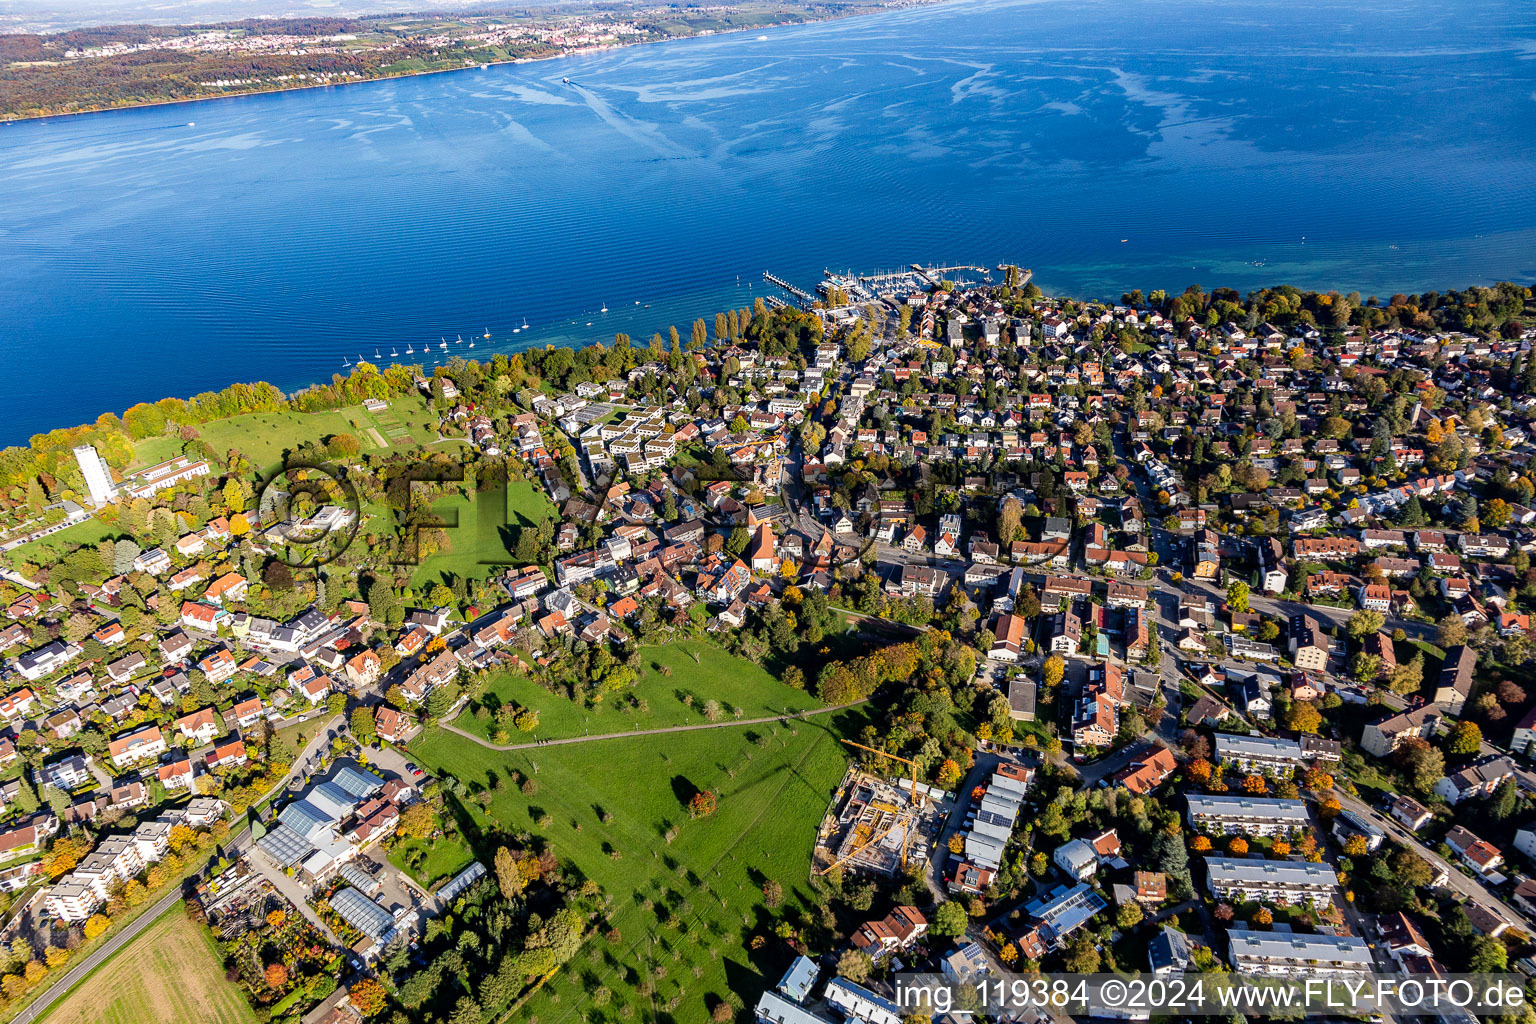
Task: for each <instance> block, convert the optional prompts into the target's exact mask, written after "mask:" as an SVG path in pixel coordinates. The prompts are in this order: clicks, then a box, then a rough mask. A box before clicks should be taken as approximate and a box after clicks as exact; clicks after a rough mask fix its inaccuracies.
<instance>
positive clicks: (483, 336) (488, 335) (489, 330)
mask: <svg viewBox="0 0 1536 1024" xmlns="http://www.w3.org/2000/svg"><path fill="white" fill-rule="evenodd" d="M490 336H491V329H490V328H489V327H487V328H486V329H485V333H484V334H482V335H480V337H482V338H489V337H490Z"/></svg>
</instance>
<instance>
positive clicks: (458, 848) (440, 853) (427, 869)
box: [389, 836, 475, 889]
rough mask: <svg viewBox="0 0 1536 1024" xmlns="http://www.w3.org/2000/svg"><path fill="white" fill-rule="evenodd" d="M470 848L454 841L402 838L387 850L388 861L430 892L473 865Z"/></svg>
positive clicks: (441, 838)
mask: <svg viewBox="0 0 1536 1024" xmlns="http://www.w3.org/2000/svg"><path fill="white" fill-rule="evenodd" d="M474 859H475V855H474V854H473V853H471V852H470V849H469V847H467V846H465V845H464V844H463V843H462V842H459V841H458V840H456V839H447V838H444V837H441V836H439V837H437V838H435V839H402V840H401V841H400V842H398V843H396V844H395V845H394V847H393V848H392V849H391V850H390V851H389V862H390V863H391V864H393V865H394V866H395V867H397V868H399V869H400V870H401V871H404V872H405V873H406V874H408V875H410V876H411V877H412V878H413V879H415V880H416V884H417V885H419V886H421V887H422V888H423V889H431V888H432V886H433V884H434V883H436V882H438V881H445V880H447V879H449V878H452V877H453V876H454V875H456V874H458V873H459V872H460V871H463V870H464V869H465V868H467V867H469V865H470V864H472V863H473V862H474Z"/></svg>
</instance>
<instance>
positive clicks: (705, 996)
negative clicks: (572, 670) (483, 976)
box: [412, 712, 864, 1024]
mask: <svg viewBox="0 0 1536 1024" xmlns="http://www.w3.org/2000/svg"><path fill="white" fill-rule="evenodd" d="M863 721H864V720H863V718H862V717H861V716H860V715H858V714H857V713H856V712H837V713H835V714H830V715H825V716H820V717H817V718H814V719H810V720H807V721H801V722H793V723H790V724H789V725H788V726H782V725H778V724H774V725H765V726H743V727H740V728H730V729H719V730H709V731H706V732H695V733H680V734H678V735H676V736H667V737H648V738H644V739H614V740H601V741H595V742H592V743H585V744H573V745H570V746H564V747H554V748H549V749H546V750H537V751H533V752H532V756H531V757H529V756H525V755H524V754H523V753H521V752H516V753H506V754H496V753H493V752H491V751H487V750H485V749H484V748H482V747H479V746H477V745H475V744H474V743H472V742H470V741H469V740H466V739H464V738H463V737H459V736H455V735H453V734H452V733H447V732H443V731H442V730H435V731H433V732H431V733H429V734H427V735H426V736H424V737H422V738H421V739H419V740H418V741H417V742H416V743H415V744H413V745H412V753H413V754H414V755H415V756H416V757H417V758H418V759H419V760H420V761H421V762H422V763H423V764H425V765H427V766H429V767H430V768H432V769H433V770H435V771H437V772H440V773H448V774H452V775H454V776H456V777H457V778H459V779H460V780H462V781H463V782H465V783H466V784H467V785H470V786H471V787H472V788H473V787H477V786H486V785H491V786H492V788H493V791H494V795H493V798H492V800H491V804H490V807H489V810H488V812H482V810H481V808H480V807H479V805H478V804H477V803H474V802H472V801H467V802H465V803H464V805H463V813H464V814H466V815H468V816H470V817H471V818H472V819H473V822H474V824H475V825H476V826H478V827H480V828H485V829H488V830H489V831H491V832H493V833H503V834H504V833H507V832H515V831H518V830H528V831H531V832H535V833H537V834H539V835H542V836H545V837H547V838H548V839H549V841H550V842H551V844H552V845H553V848H554V850H555V852H556V853H557V854H558V855H559V856H560V858H561V859H562V860H567V861H570V862H573V863H574V864H575V866H576V868H577V869H578V870H579V871H580V872H581V873H582V874H583V875H585V876H587V877H589V878H591V879H593V880H595V881H596V882H597V883H598V884H599V885H601V886H602V888H603V890H604V892H606V893H607V894H609V896H610V897H611V898H612V899H613V912H612V916H611V919H610V922H609V923H610V924H611V926H612V927H613V929H615V932H614V933H608V934H605V935H599V936H596V937H594V938H592V939H591V940H589V942H588V943H587V946H586V948H585V949H584V950H583V952H582V953H581V954H578V956H577V957H576V959H575V960H574V961H573V962H572V963H571V965H570V966H569V967H568V968H567V969H566V970H564V971H562V972H561V973H560V974H559V975H557V976H556V977H555V978H554V979H553V980H552V981H551V982H550V983H549V984H548V985H546V986H545V987H544V988H543V989H542V990H540V992H539V993H538V994H537V995H536V996H535V997H534V998H533V999H532V1000H531V1001H530V1003H529V1004H528V1005H527V1006H526V1007H524V1008H523V1009H522V1010H521V1011H520V1012H519V1013H518V1015H517V1019H521V1020H533V1019H535V1018H536V1019H537V1020H538V1021H540V1024H579V1022H582V1021H593V1022H597V1021H618V1020H621V1019H624V1018H625V1017H626V1015H627V1016H628V1017H629V1019H640V1020H649V1019H660V1018H670V1019H672V1020H675V1021H677V1022H678V1024H704V1022H706V1021H708V1020H709V1019H710V1011H711V1009H712V1008H713V1006H714V1005H715V1004H716V1003H717V1002H718V1001H720V1000H722V999H724V998H725V997H726V996H727V994H728V993H732V992H734V993H735V994H736V995H737V996H739V997H740V999H742V1000H743V1001H744V1003H745V1005H746V1006H748V1007H750V1006H752V1005H753V1004H754V1003H755V1002H756V1000H757V996H758V993H760V992H761V991H762V990H763V989H765V988H767V987H770V986H771V985H772V984H773V983H775V982H776V981H777V980H778V978H779V975H780V974H781V973H782V971H783V969H784V967H785V966H786V965H787V963H788V961H789V959H790V958H791V952H790V950H789V947H788V946H787V945H786V944H785V943H784V942H783V941H781V940H778V939H776V938H774V937H773V936H772V935H770V936H768V941H767V942H766V943H764V944H763V946H762V948H761V949H758V950H753V949H752V948H751V938H752V937H753V936H754V935H757V934H760V933H761V932H762V930H763V928H764V926H765V921H766V917H767V914H768V911H767V910H766V908H765V907H764V906H763V897H762V886H763V884H764V883H765V882H766V881H767V880H768V879H773V880H776V881H778V882H779V883H780V884H781V885H782V886H783V888H784V894H785V905H786V908H793V909H794V911H795V913H796V914H798V913H799V912H800V911H801V910H803V909H804V908H805V907H806V906H807V905H808V903H809V899H808V890H809V886H808V882H807V876H808V874H809V869H810V854H811V846H812V843H813V842H814V839H815V834H816V827H817V825H818V824H819V823H820V821H821V817H822V815H823V813H824V812H825V810H826V806H827V801H828V800H829V798H830V797H831V794H832V791H833V789H834V788H835V786H836V785H837V782H838V780H839V779H840V778H841V776H842V773H843V770H844V768H845V766H846V761H845V759H844V756H843V747H842V746H841V745H840V744H839V743H838V737H839V736H841V735H846V734H850V733H853V732H856V731H857V730H858V729H859V728H860V727H861V726H862V724H863ZM514 771H515V772H521V773H525V774H527V775H529V776H530V777H531V778H532V779H533V780H534V782H535V783H536V787H537V788H536V791H535V792H534V793H532V794H531V795H527V796H525V795H523V794H522V793H521V792H520V791H519V787H517V786H515V785H497V784H496V780H497V779H508V778H509V777H510V774H511V773H512V772H514ZM493 775H494V778H493ZM696 789H707V790H710V791H712V792H714V793H715V794H716V795H717V797H718V799H719V809H718V810H717V811H716V812H715V813H714V814H713V815H712V816H710V817H708V818H705V819H701V820H690V819H689V817H688V814H687V811H686V809H685V803H686V801H687V800H688V798H689V797H690V796H691V795H692V793H693V792H694V791H695V790H696ZM487 818H489V821H488V820H487ZM669 829H675V830H676V835H675V837H674V838H673V839H672V841H671V842H670V843H669V842H668V841H667V834H668V831H669ZM495 841H496V840H495V839H494V838H492V839H490V840H489V842H490V843H494V842H495ZM492 853H494V851H482V859H486V858H487V857H488V856H490V855H491V854H492ZM642 981H645V982H649V983H650V984H651V985H652V986H653V988H652V989H651V990H650V991H647V990H646V989H645V988H643V987H641V982H642ZM599 988H606V989H607V990H608V991H609V993H611V999H610V1000H609V1001H608V1002H607V1004H606V1005H605V1006H603V1007H602V1009H601V1010H598V1009H597V1008H596V1006H595V1001H594V1000H593V999H592V993H593V992H595V991H596V990H597V989H599ZM626 1006H629V1007H632V1009H633V1010H636V1011H639V1013H638V1014H633V1013H632V1012H630V1011H625V1010H624V1007H626Z"/></svg>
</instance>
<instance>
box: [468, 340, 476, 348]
mask: <svg viewBox="0 0 1536 1024" xmlns="http://www.w3.org/2000/svg"><path fill="white" fill-rule="evenodd" d="M469 347H470V348H474V347H475V342H474V339H473V338H471V339H470V342H469Z"/></svg>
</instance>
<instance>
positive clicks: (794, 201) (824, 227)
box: [0, 0, 1536, 443]
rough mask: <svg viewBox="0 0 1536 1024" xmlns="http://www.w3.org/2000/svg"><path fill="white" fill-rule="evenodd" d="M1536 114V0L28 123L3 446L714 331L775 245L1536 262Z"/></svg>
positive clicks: (1045, 280) (882, 47)
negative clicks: (367, 369)
mask: <svg viewBox="0 0 1536 1024" xmlns="http://www.w3.org/2000/svg"><path fill="white" fill-rule="evenodd" d="M567 76H568V77H569V78H570V79H571V84H569V85H565V84H562V81H561V80H562V78H564V77H567ZM188 122H195V124H192V125H189V124H188ZM1533 140H1536V7H1533V6H1532V5H1531V4H1530V3H1529V2H1528V0H1465V2H1460V0H1458V2H1452V3H1445V2H1428V0H1392V2H1372V0H1365V2H1361V0H1285V2H1275V0H1251V2H1247V3H1243V4H1232V3H1226V2H1220V3H1217V2H1198V0H1101V2H1093V0H1086V2H1085V0H1040V2H1018V0H957V2H953V3H948V4H944V5H942V6H932V7H923V8H914V9H907V10H902V11H895V12H889V13H886V14H881V15H877V16H872V17H861V18H854V19H847V20H843V21H837V22H828V23H822V24H817V25H809V26H801V27H795V28H785V29H774V30H769V31H766V32H763V33H761V34H757V33H752V34H735V35H728V36H718V37H713V38H707V39H697V40H687V41H682V42H677V43H670V44H665V45H658V46H649V47H639V48H631V49H626V50H619V51H612V52H609V53H605V54H599V55H593V56H586V57H578V58H568V59H563V60H559V61H549V62H542V63H536V64H527V65H521V66H507V67H499V68H492V69H489V70H484V71H468V72H458V73H453V74H444V75H433V76H425V77H418V78H410V79H401V80H395V81H389V82H377V83H369V84H364V85H357V86H349V87H345V88H338V89H327V90H317V91H308V92H296V93H287V94H281V95H271V96H260V97H251V98H240V99H228V100H219V101H214V102H207V103H198V104H188V105H181V106H175V107H162V108H152V109H144V110H134V111H120V112H113V113H107V114H99V115H90V116H85V117H78V118H64V119H57V120H52V121H39V122H29V123H23V124H17V125H10V126H0V351H3V353H4V357H5V359H4V365H5V369H6V371H7V372H6V373H4V374H0V443H11V442H19V441H24V440H25V439H26V437H28V436H29V435H30V434H32V433H33V432H36V431H40V430H46V429H49V428H52V427H57V426H67V425H71V424H74V423H79V422H84V421H88V420H91V419H94V418H95V417H96V416H97V415H98V414H99V413H101V412H103V411H108V410H110V411H115V412H121V411H122V410H123V409H124V408H126V407H127V406H128V405H130V404H132V403H133V402H136V401H140V400H153V399H156V398H160V397H164V396H165V395H169V394H175V395H188V394H193V393H196V392H198V391H202V390H207V389H213V388H218V387H221V386H223V385H225V384H227V383H229V382H231V381H235V380H252V379H266V380H270V381H272V382H274V383H276V384H278V385H280V386H283V387H285V388H296V387H299V386H301V385H303V384H305V383H308V382H311V381H314V380H317V379H325V378H329V376H330V375H331V374H332V373H334V372H338V371H340V370H341V369H342V367H341V364H342V360H343V359H344V358H346V359H355V358H356V357H357V356H358V355H360V354H361V355H366V356H368V357H369V358H370V359H371V358H372V357H373V354H374V352H375V350H376V349H382V351H383V353H384V354H385V355H386V356H387V355H388V353H389V351H390V348H391V347H392V346H395V347H398V349H399V351H400V352H401V353H402V357H403V354H404V351H405V347H406V345H407V344H408V343H409V344H413V345H414V346H415V347H416V348H417V349H418V352H419V350H420V348H421V346H422V345H423V344H424V343H425V342H428V341H430V342H433V343H436V342H437V340H438V338H439V337H443V336H446V337H447V339H448V340H449V342H450V343H451V342H453V341H454V339H455V337H456V336H458V335H463V336H464V338H465V342H464V344H463V345H462V346H451V350H450V351H451V353H457V354H464V355H475V356H484V355H486V354H487V353H488V352H492V351H497V350H510V349H514V348H521V347H526V346H527V345H529V344H545V343H550V342H554V343H568V342H573V341H574V342H584V341H591V340H597V339H610V338H611V337H612V335H613V333H614V332H615V331H617V330H623V331H627V332H628V333H630V334H631V335H632V336H634V337H635V338H636V340H637V341H640V342H643V341H644V340H645V339H646V338H648V337H649V336H650V334H651V333H652V332H654V331H656V330H662V331H665V328H666V326H667V325H668V324H673V323H675V324H677V325H678V326H679V327H680V328H681V329H682V330H683V332H684V334H685V335H686V333H687V325H688V323H689V322H691V320H692V319H693V318H694V317H696V316H699V315H704V316H705V317H706V318H707V319H711V322H712V314H713V312H714V311H715V310H716V309H719V308H724V307H725V306H728V305H736V306H740V305H745V304H748V303H749V302H750V301H751V300H752V298H754V297H755V296H757V295H761V294H764V292H765V285H764V284H763V282H762V278H761V275H762V273H763V271H764V270H772V271H774V272H775V273H777V274H779V275H781V276H784V277H787V278H790V279H792V280H797V281H799V282H800V283H802V284H804V285H807V286H809V285H811V284H814V283H815V281H817V280H819V279H820V277H821V273H822V270H823V269H824V268H827V267H832V268H835V269H843V268H857V269H860V270H875V269H880V268H886V267H896V266H902V265H905V264H906V263H908V262H910V261H913V260H919V261H924V262H934V261H952V262H959V263H985V264H987V265H992V264H996V263H998V262H1000V261H1009V262H1016V263H1018V264H1020V265H1022V266H1028V267H1032V268H1033V269H1034V270H1035V274H1036V280H1037V281H1038V282H1039V283H1040V284H1041V285H1042V286H1043V287H1045V288H1046V289H1047V290H1059V291H1064V292H1070V293H1074V294H1081V295H1095V296H1105V297H1118V296H1119V295H1120V293H1121V292H1123V291H1126V290H1129V289H1131V288H1136V287H1140V288H1143V289H1148V290H1150V289H1151V288H1156V287H1165V288H1169V289H1182V288H1183V287H1185V286H1186V285H1188V284H1190V283H1195V282H1198V283H1200V284H1202V285H1204V286H1205V287H1207V288H1209V287H1212V286H1214V285H1218V284H1220V285H1229V286H1234V287H1238V288H1250V287H1255V286H1259V285H1264V284H1275V283H1287V282H1288V283H1294V284H1298V285H1302V286H1316V287H1330V288H1331V287H1337V288H1340V289H1343V290H1359V291H1360V292H1362V293H1363V294H1366V295H1371V294H1381V295H1383V296H1385V295H1389V294H1391V293H1393V292H1397V291H1415V290H1421V289H1426V288H1441V289H1443V288H1449V287H1461V286H1465V285H1468V284H1473V283H1486V282H1491V281H1494V280H1498V279H1515V280H1520V281H1531V280H1533V279H1536V246H1533V242H1536V188H1533V186H1536V148H1533V147H1532V145H1531V143H1532V141H1533ZM637 303H638V305H637ZM604 305H606V306H607V307H608V310H609V311H608V312H607V313H602V312H599V310H600V309H601V307H603V306H604ZM525 319H526V321H527V322H528V323H529V325H530V328H531V329H530V330H528V331H526V332H521V333H518V334H513V333H512V328H513V327H514V326H520V325H521V324H522V323H523V322H524V320H525ZM589 322H590V323H591V326H590V327H589V326H587V325H588V323H589ZM487 329H489V330H490V332H491V333H492V335H493V338H492V340H491V342H490V343H487V342H485V341H484V340H483V339H480V337H479V336H480V335H481V334H482V333H484V332H485V331H486V330H487ZM471 338H474V339H475V340H477V342H478V344H477V346H476V348H475V350H474V351H473V352H470V351H469V350H468V343H469V340H470V339H471ZM435 351H436V350H435V349H434V352H435Z"/></svg>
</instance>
